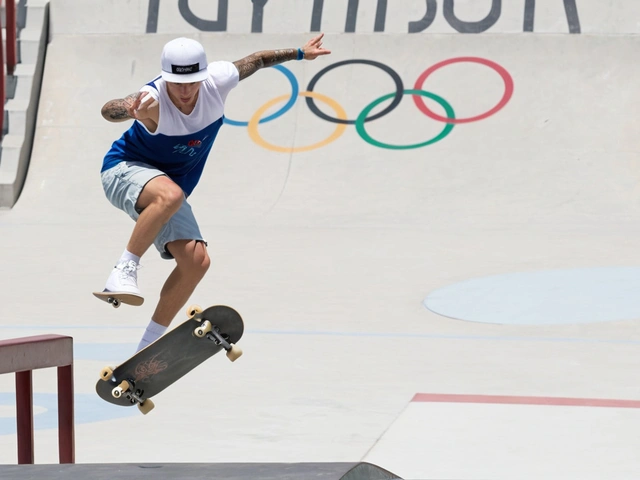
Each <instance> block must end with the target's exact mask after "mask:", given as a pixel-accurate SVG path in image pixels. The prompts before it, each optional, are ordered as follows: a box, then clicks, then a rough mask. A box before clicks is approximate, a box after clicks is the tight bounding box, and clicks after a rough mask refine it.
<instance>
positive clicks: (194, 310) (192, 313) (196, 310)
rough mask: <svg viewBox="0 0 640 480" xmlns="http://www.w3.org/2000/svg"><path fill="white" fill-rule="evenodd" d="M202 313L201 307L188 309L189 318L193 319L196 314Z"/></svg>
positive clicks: (193, 306) (191, 306)
mask: <svg viewBox="0 0 640 480" xmlns="http://www.w3.org/2000/svg"><path fill="white" fill-rule="evenodd" d="M198 313H202V307H201V306H200V305H189V308H187V317H189V318H193V317H195V316H196V314H198Z"/></svg>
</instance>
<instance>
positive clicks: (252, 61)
mask: <svg viewBox="0 0 640 480" xmlns="http://www.w3.org/2000/svg"><path fill="white" fill-rule="evenodd" d="M297 58H298V49H296V48H286V49H284V50H263V51H261V52H256V53H252V54H251V55H249V56H247V57H244V58H243V59H241V60H237V61H235V62H233V64H234V65H235V66H236V68H237V69H238V72H239V73H240V80H243V79H245V78H247V77H248V76H249V75H253V74H254V73H256V72H257V71H258V70H260V69H261V68H264V67H272V66H274V65H278V64H280V63H282V62H286V61H288V60H296V59H297Z"/></svg>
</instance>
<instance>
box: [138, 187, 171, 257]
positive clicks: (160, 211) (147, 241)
mask: <svg viewBox="0 0 640 480" xmlns="http://www.w3.org/2000/svg"><path fill="white" fill-rule="evenodd" d="M183 200H184V192H183V191H182V189H181V188H180V187H179V186H178V185H176V184H175V183H174V182H173V181H172V180H171V179H169V177H165V176H160V177H155V178H152V179H151V180H149V183H147V184H146V185H145V186H144V188H143V189H142V192H141V193H140V196H139V197H138V201H137V202H136V209H137V210H138V211H141V213H140V216H139V217H138V220H136V225H135V227H134V228H133V232H132V233H131V237H130V239H129V243H128V244H127V250H128V251H129V252H131V253H133V254H134V255H137V256H138V257H141V256H142V255H143V254H144V253H145V252H146V251H147V250H148V249H149V247H150V246H151V245H152V244H153V240H154V239H155V238H156V237H157V236H158V233H160V230H161V229H162V227H163V225H164V224H165V223H167V222H168V221H169V219H170V218H171V217H172V216H173V215H174V214H175V213H176V212H177V211H178V210H179V209H180V206H181V205H182V202H183Z"/></svg>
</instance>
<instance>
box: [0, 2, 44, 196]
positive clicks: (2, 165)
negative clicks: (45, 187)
mask: <svg viewBox="0 0 640 480" xmlns="http://www.w3.org/2000/svg"><path fill="white" fill-rule="evenodd" d="M35 7H36V8H41V6H40V5H39V4H37V5H36V6H35ZM28 17H29V12H28V11H27V18H28ZM35 17H36V18H38V17H39V18H40V19H41V25H40V26H39V27H40V29H39V36H37V37H34V35H33V33H34V32H36V31H37V30H35V28H36V26H35V25H33V23H31V24H29V31H28V32H27V33H26V35H25V37H26V38H25V40H27V41H31V42H34V41H37V50H36V51H37V58H36V59H35V64H34V67H33V70H31V69H25V68H22V69H21V70H20V71H21V72H22V73H23V74H24V73H27V72H28V71H33V75H32V76H31V77H30V78H28V79H27V78H26V77H27V76H28V74H27V75H26V76H24V75H23V74H19V75H18V79H17V81H18V83H20V82H25V81H27V82H28V83H30V84H31V88H30V92H24V91H21V90H22V89H21V88H20V85H18V86H17V87H16V93H17V92H18V91H21V97H22V98H16V99H15V100H14V101H11V102H7V105H6V106H5V108H6V109H7V110H8V111H9V115H11V117H10V122H9V123H10V124H9V131H8V133H7V135H5V137H4V138H3V140H2V151H1V153H0V208H11V207H13V205H14V204H15V203H16V201H17V200H18V197H19V195H20V192H21V191H22V187H23V185H24V181H25V179H26V176H27V170H28V167H29V160H30V158H31V149H32V146H33V137H34V134H35V128H36V118H37V113H38V102H39V98H40V90H41V85H42V82H41V79H42V75H43V70H44V60H45V57H46V51H47V44H48V40H49V3H48V2H46V4H45V5H44V11H43V12H42V15H41V16H39V15H36V16H35ZM34 43H35V42H34ZM16 73H18V67H16ZM34 80H35V81H34ZM27 95H28V97H27V99H25V98H24V97H25V96H27ZM12 123H13V124H14V125H13V126H12V125H11V124H12ZM16 123H17V125H16Z"/></svg>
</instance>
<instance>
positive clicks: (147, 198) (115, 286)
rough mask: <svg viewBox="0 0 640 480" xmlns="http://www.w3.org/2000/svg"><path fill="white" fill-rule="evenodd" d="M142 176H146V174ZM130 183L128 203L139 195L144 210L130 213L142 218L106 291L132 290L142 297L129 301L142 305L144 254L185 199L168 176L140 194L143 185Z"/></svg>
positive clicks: (154, 180) (138, 206)
mask: <svg viewBox="0 0 640 480" xmlns="http://www.w3.org/2000/svg"><path fill="white" fill-rule="evenodd" d="M156 173H157V171H156ZM141 175H142V178H144V174H141ZM138 181H140V180H138ZM145 181H146V180H145ZM127 185H128V186H129V187H130V189H131V192H130V193H128V194H127V198H128V201H129V203H128V204H127V203H126V202H125V204H127V205H129V206H131V205H132V203H133V200H134V199H135V196H134V195H137V200H136V204H135V209H136V212H140V213H139V215H138V214H137V213H136V212H127V213H129V215H132V216H133V218H135V215H137V217H138V218H137V219H136V224H135V226H134V228H133V232H132V234H131V237H130V238H129V243H128V244H127V248H126V249H125V251H124V252H123V253H122V256H121V257H120V260H119V261H118V262H117V263H116V266H115V267H114V269H113V270H112V271H111V274H110V275H109V278H108V279H107V284H106V286H105V291H109V292H126V293H129V294H131V295H132V296H133V298H137V299H139V300H137V301H136V300H134V301H132V300H128V302H131V303H132V304H134V305H140V304H141V303H142V302H143V298H142V296H141V295H140V289H139V288H138V277H137V270H138V268H139V267H138V265H139V264H140V257H142V255H143V254H144V253H145V252H146V251H147V250H148V249H149V247H150V246H151V244H152V243H153V240H154V239H155V238H156V236H157V235H158V233H159V232H160V230H161V229H162V227H163V225H164V224H166V223H167V222H168V221H169V219H170V218H171V217H172V216H173V215H174V214H175V213H176V212H177V211H178V210H179V209H180V207H181V205H182V202H183V201H184V193H183V191H182V189H181V188H180V187H179V186H178V185H176V184H175V183H174V182H173V181H172V180H171V179H169V178H168V177H166V176H164V175H159V176H156V177H154V178H152V179H151V180H149V181H148V182H147V183H146V184H145V185H144V187H142V191H141V192H140V193H139V194H137V190H136V189H139V188H140V187H139V186H137V185H136V182H135V181H133V179H132V180H130V181H129V183H128V184H127ZM129 208H131V207H129ZM125 211H126V210H125ZM123 301H124V300H123Z"/></svg>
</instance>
